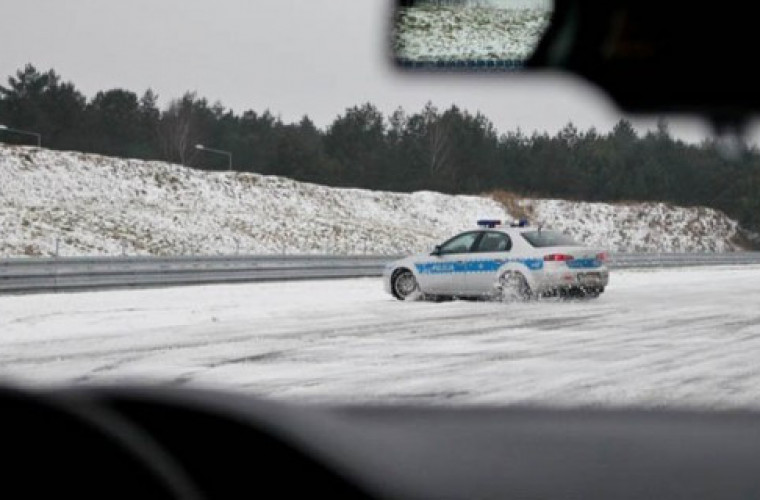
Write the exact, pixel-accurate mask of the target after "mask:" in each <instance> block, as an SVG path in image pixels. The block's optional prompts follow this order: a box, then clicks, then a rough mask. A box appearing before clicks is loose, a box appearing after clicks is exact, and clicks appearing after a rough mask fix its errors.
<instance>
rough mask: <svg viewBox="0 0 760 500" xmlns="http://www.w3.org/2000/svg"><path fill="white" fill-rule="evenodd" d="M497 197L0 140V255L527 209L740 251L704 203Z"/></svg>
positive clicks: (463, 218) (305, 232) (459, 221)
mask: <svg viewBox="0 0 760 500" xmlns="http://www.w3.org/2000/svg"><path fill="white" fill-rule="evenodd" d="M500 200H501V201H500V202H497V201H495V200H494V199H491V198H487V197H476V196H449V195H443V194H439V193H432V192H418V193H413V194H399V193H388V192H380V191H369V190H361V189H335V188H329V187H325V186H319V185H314V184H307V183H301V182H296V181H293V180H290V179H285V178H281V177H272V176H261V175H256V174H239V173H226V172H225V173H210V172H202V171H197V170H193V169H189V168H184V167H180V166H177V165H171V164H167V163H162V162H143V161H137V160H124V159H117V158H108V157H103V156H97V155H88V154H83V153H74V152H56V151H50V150H46V149H38V148H29V147H8V146H5V147H4V146H0V256H4V257H9V256H24V255H27V256H41V255H46V256H47V255H54V253H55V248H56V240H58V243H59V246H60V248H59V254H60V255H121V254H122V253H125V254H127V255H190V254H234V253H236V252H239V253H241V254H243V253H247V254H250V253H282V252H287V253H372V254H399V253H406V252H410V251H421V250H425V249H428V248H430V247H431V246H432V245H434V244H435V243H439V242H441V241H442V240H443V239H445V238H447V237H449V236H451V235H452V234H453V233H455V232H457V231H460V230H462V229H466V228H469V227H472V226H473V225H474V222H475V221H476V219H478V218H480V217H493V218H516V217H519V216H520V215H521V213H523V212H525V213H528V214H530V215H531V217H532V219H533V221H534V222H536V223H540V224H543V225H545V226H549V227H555V228H558V229H562V230H566V231H567V232H568V233H570V234H573V235H575V236H577V237H578V238H579V239H582V240H583V241H586V242H588V243H590V244H594V245H600V246H604V247H607V248H610V249H613V250H622V251H634V250H638V251H642V250H648V251H674V250H678V251H719V252H720V251H730V250H732V249H735V245H733V244H732V242H731V241H732V239H734V238H735V236H736V232H737V224H736V222H734V221H733V220H731V219H729V218H728V217H726V216H725V215H724V214H722V213H720V212H717V211H715V210H711V209H706V208H688V209H687V208H678V207H672V206H668V205H664V204H630V205H609V204H593V203H575V202H567V201H559V200H520V199H515V198H508V199H504V197H502V198H500ZM507 207H508V208H507ZM510 211H511V212H512V215H510V213H509V212H510ZM513 216H514V217H513Z"/></svg>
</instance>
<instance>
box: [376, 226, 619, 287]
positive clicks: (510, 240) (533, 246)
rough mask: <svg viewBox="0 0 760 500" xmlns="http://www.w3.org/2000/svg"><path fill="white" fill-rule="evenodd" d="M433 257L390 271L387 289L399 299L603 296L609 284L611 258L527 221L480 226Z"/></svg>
mask: <svg viewBox="0 0 760 500" xmlns="http://www.w3.org/2000/svg"><path fill="white" fill-rule="evenodd" d="M478 226H479V228H478V229H475V230H472V231H466V232H463V233H461V234H458V235H456V236H454V237H453V238H451V239H450V240H448V241H446V242H445V243H443V244H441V245H439V246H436V247H435V250H434V251H433V252H432V253H425V254H419V255H413V256H411V257H407V258H405V259H402V260H398V261H396V262H393V263H391V264H389V265H388V266H386V268H385V272H384V274H383V281H384V286H385V290H386V291H387V292H388V293H390V294H392V295H393V296H394V297H396V298H397V299H399V300H419V299H444V298H454V297H461V298H468V297H473V298H475V297H479V298H484V297H490V298H497V299H501V300H504V301H518V300H528V299H530V298H540V297H550V296H555V297H572V296H576V297H590V298H595V297H598V296H599V294H601V293H602V292H604V289H605V287H606V286H607V284H608V282H609V271H608V269H607V266H606V262H607V253H606V252H605V251H604V250H601V249H594V248H590V247H587V246H584V245H581V244H580V243H576V242H575V241H573V239H572V238H570V237H569V236H567V235H565V234H564V233H561V232H558V231H552V230H547V229H543V228H541V227H531V226H529V225H528V224H527V221H520V222H519V223H515V224H510V225H502V222H501V221H498V220H481V221H478Z"/></svg>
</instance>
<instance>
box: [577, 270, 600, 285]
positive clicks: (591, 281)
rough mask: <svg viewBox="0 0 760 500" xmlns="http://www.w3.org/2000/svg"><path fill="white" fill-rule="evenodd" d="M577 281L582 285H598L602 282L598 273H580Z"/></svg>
mask: <svg viewBox="0 0 760 500" xmlns="http://www.w3.org/2000/svg"><path fill="white" fill-rule="evenodd" d="M578 281H580V282H581V283H582V284H584V285H599V284H601V283H602V275H601V274H599V273H581V274H579V275H578Z"/></svg>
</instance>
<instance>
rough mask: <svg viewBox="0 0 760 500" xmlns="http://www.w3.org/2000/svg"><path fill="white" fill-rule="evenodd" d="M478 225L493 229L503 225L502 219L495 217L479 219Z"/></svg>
mask: <svg viewBox="0 0 760 500" xmlns="http://www.w3.org/2000/svg"><path fill="white" fill-rule="evenodd" d="M478 226H480V227H487V228H488V229H493V228H495V227H496V226H501V221H500V220H495V219H481V220H479V221H478Z"/></svg>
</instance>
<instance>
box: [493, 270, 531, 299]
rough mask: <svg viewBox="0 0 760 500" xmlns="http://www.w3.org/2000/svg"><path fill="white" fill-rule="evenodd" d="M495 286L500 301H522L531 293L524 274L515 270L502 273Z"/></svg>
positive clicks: (529, 296) (528, 297)
mask: <svg viewBox="0 0 760 500" xmlns="http://www.w3.org/2000/svg"><path fill="white" fill-rule="evenodd" d="M497 287H498V289H499V298H500V299H501V301H502V302H524V301H526V300H528V299H530V298H531V295H532V294H531V291H530V285H528V281H527V280H526V279H525V276H523V275H522V274H520V273H519V272H516V271H507V272H505V273H504V274H502V275H501V276H500V277H499V284H498V286H497Z"/></svg>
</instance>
